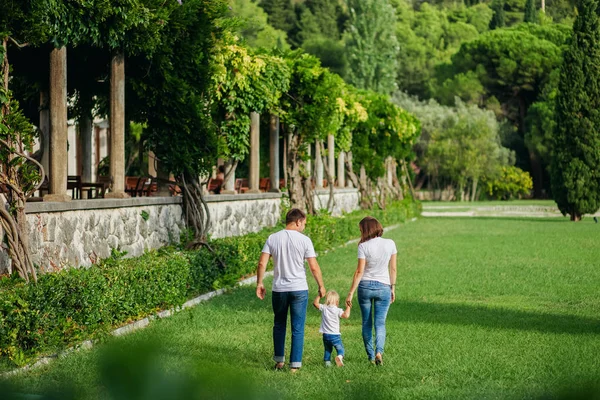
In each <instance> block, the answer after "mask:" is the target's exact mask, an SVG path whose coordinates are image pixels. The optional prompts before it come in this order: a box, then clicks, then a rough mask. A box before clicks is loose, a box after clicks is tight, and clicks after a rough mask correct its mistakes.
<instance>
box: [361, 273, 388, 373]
mask: <svg viewBox="0 0 600 400" xmlns="http://www.w3.org/2000/svg"><path fill="white" fill-rule="evenodd" d="M391 300H392V292H391V289H390V286H389V285H386V284H384V283H381V282H377V281H360V283H359V284H358V304H359V306H360V313H361V315H362V336H363V341H364V343H365V350H366V351H367V356H368V357H369V360H371V361H372V360H374V359H375V354H376V353H381V354H383V348H384V347H385V333H386V332H385V319H386V317H387V313H388V310H389V309H390V303H391ZM373 324H374V325H375V350H373Z"/></svg>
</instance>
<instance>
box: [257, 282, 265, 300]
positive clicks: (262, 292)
mask: <svg viewBox="0 0 600 400" xmlns="http://www.w3.org/2000/svg"><path fill="white" fill-rule="evenodd" d="M266 293H267V289H265V285H263V284H262V283H259V284H258V285H256V297H258V298H259V299H261V300H264V299H265V294H266Z"/></svg>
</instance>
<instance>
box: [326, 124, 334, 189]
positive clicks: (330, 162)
mask: <svg viewBox="0 0 600 400" xmlns="http://www.w3.org/2000/svg"><path fill="white" fill-rule="evenodd" d="M327 166H328V167H329V173H330V174H331V180H332V182H329V183H328V184H329V185H333V184H334V182H335V139H334V137H333V135H327ZM327 179H329V177H327Z"/></svg>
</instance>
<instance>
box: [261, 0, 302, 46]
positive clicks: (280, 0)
mask: <svg viewBox="0 0 600 400" xmlns="http://www.w3.org/2000/svg"><path fill="white" fill-rule="evenodd" d="M259 5H260V6H261V7H262V8H263V10H265V12H266V13H267V14H268V15H269V24H270V25H271V26H272V27H274V28H275V29H279V30H281V31H283V32H286V33H287V35H288V38H289V39H290V42H292V43H291V44H293V45H296V46H297V45H298V43H297V42H296V41H295V40H294V39H295V35H294V31H295V30H296V25H297V23H298V18H297V16H296V12H295V10H294V7H293V6H292V3H291V0H261V1H260V3H259Z"/></svg>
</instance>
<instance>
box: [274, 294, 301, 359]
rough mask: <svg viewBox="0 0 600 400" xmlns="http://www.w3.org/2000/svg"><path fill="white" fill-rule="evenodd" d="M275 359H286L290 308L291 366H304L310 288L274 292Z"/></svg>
mask: <svg viewBox="0 0 600 400" xmlns="http://www.w3.org/2000/svg"><path fill="white" fill-rule="evenodd" d="M271 301H272V304H273V313H274V314H275V318H274V321H273V347H274V349H275V353H274V356H273V360H275V362H277V363H280V362H284V361H285V333H286V332H285V331H286V327H287V316H288V309H289V311H290V317H291V320H292V351H291V353H290V368H300V367H301V366H302V352H303V351H304V323H305V321H306V306H307V305H308V290H298V291H295V292H273V297H272V300H271Z"/></svg>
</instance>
